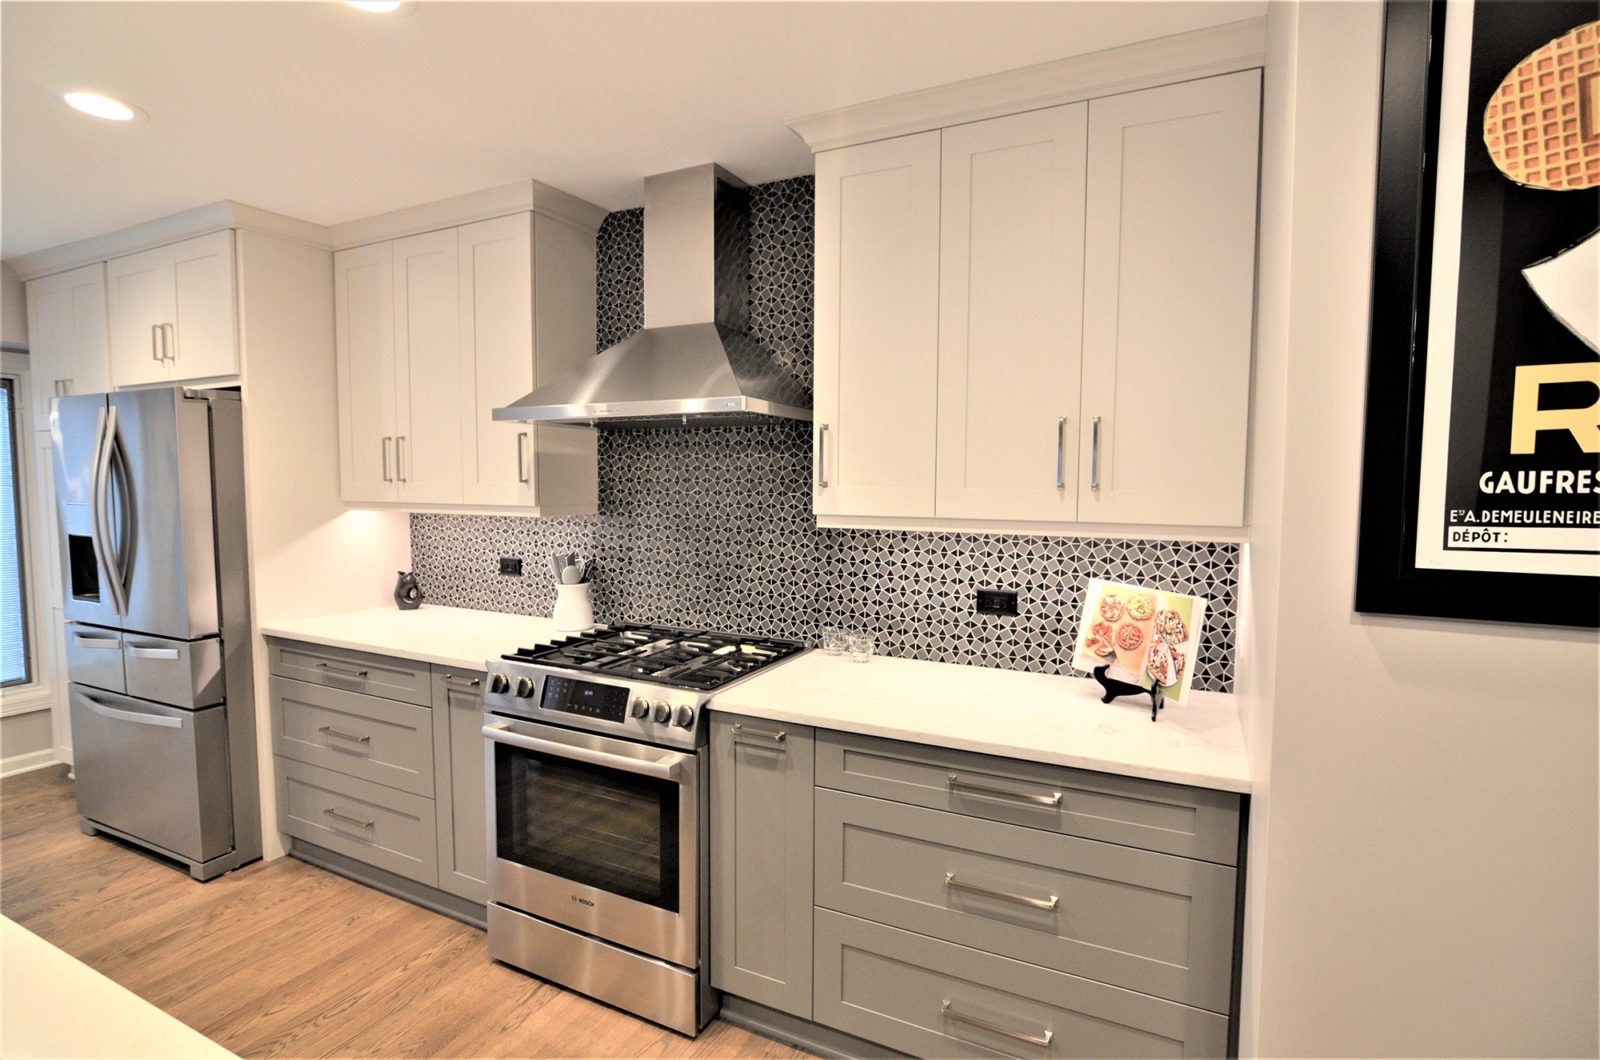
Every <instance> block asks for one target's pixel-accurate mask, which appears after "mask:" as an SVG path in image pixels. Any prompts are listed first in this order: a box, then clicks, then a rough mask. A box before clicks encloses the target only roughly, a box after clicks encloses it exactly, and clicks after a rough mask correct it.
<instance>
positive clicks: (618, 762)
mask: <svg viewBox="0 0 1600 1060" xmlns="http://www.w3.org/2000/svg"><path fill="white" fill-rule="evenodd" d="M483 735H484V736H486V737H487V738H488V739H490V740H493V741H494V742H495V743H503V744H506V745H508V746H510V747H520V748H522V749H523V750H524V751H537V752H539V753H541V754H547V755H553V756H554V757H556V758H570V759H571V760H572V761H574V762H587V763H588V764H590V765H594V766H605V767H607V768H609V769H618V770H621V771H622V772H624V773H638V774H640V775H641V776H646V777H655V778H656V779H658V780H671V781H676V780H677V779H678V760H677V759H676V758H660V759H657V760H655V761H653V762H651V761H647V760H645V759H642V758H626V757H624V756H622V755H614V754H609V753H607V752H605V751H594V750H591V749H589V748H587V747H574V746H572V745H571V744H564V743H557V742H556V741H554V740H541V739H539V737H537V736H524V735H522V734H521V733H520V732H510V731H508V730H507V729H506V727H505V726H504V725H485V726H484V727H483Z"/></svg>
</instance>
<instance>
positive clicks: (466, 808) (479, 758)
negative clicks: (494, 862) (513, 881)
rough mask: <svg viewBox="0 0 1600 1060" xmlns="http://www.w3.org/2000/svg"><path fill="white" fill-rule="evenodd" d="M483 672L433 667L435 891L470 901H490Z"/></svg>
mask: <svg viewBox="0 0 1600 1060" xmlns="http://www.w3.org/2000/svg"><path fill="white" fill-rule="evenodd" d="M483 677H484V675H483V674H482V673H481V672H477V671H473V672H468V671H464V670H455V669H446V668H444V667H439V666H435V667H434V668H433V757H434V775H435V777H436V778H437V780H436V782H435V788H434V790H435V800H436V801H435V810H436V811H437V813H438V829H439V887H440V888H441V889H443V890H446V891H449V892H450V893H451V894H455V895H459V896H461V897H462V898H465V899H467V900H468V901H473V902H487V901H488V898H489V885H488V879H489V869H488V865H489V842H488V821H487V819H486V818H487V813H488V811H487V810H486V809H485V805H486V802H487V800H486V799H485V797H484V796H485V789H484V753H483V687H482V686H483Z"/></svg>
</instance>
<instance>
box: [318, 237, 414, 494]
mask: <svg viewBox="0 0 1600 1060" xmlns="http://www.w3.org/2000/svg"><path fill="white" fill-rule="evenodd" d="M333 316H334V323H335V326H334V348H335V350H336V351H337V359H338V365H339V372H338V387H339V482H340V486H341V491H342V495H343V497H344V499H345V500H347V501H358V502H360V501H392V500H394V499H395V496H396V490H397V488H398V484H397V480H396V479H395V476H394V439H395V434H396V433H397V432H396V430H395V369H394V246H393V244H391V243H378V244H375V245H373V246H370V247H356V248H355V249H353V250H341V251H339V253H337V254H335V255H334V256H333Z"/></svg>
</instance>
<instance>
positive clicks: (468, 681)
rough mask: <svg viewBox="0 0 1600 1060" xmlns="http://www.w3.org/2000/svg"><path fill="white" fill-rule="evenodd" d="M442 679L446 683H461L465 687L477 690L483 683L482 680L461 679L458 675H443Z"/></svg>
mask: <svg viewBox="0 0 1600 1060" xmlns="http://www.w3.org/2000/svg"><path fill="white" fill-rule="evenodd" d="M444 679H445V680H446V681H463V682H465V683H466V686H467V687H468V688H477V687H478V686H479V685H480V684H482V683H483V682H482V680H480V679H479V678H476V677H462V676H461V675H460V674H445V675H444Z"/></svg>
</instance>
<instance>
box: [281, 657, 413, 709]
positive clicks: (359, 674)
mask: <svg viewBox="0 0 1600 1060" xmlns="http://www.w3.org/2000/svg"><path fill="white" fill-rule="evenodd" d="M268 643H269V644H270V645H271V646H272V665H271V669H272V673H274V674H275V675H277V676H279V677H292V678H294V679H295V680H296V681H309V682H311V683H312V684H316V685H327V686H328V687H329V688H339V689H343V690H344V691H346V692H360V693H362V694H364V695H369V696H382V697H383V698H384V699H397V700H399V701H400V702H402V703H415V704H416V705H417V706H419V707H426V706H427V705H428V704H429V703H430V702H432V699H433V689H432V671H431V669H430V668H429V666H428V664H427V663H420V662H412V661H411V660H410V659H396V658H392V657H390V656H387V655H370V654H368V653H367V652H362V651H348V650H346V649H344V648H325V647H323V646H322V645H320V644H302V643H300V642H299V641H292V640H271V641H269V642H268Z"/></svg>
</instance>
